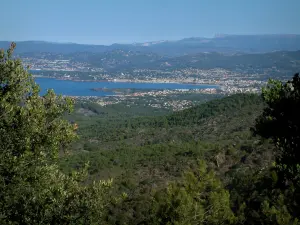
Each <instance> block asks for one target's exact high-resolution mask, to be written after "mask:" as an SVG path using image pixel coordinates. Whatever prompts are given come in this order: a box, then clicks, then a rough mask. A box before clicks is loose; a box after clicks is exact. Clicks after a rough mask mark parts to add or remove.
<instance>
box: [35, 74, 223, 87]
mask: <svg viewBox="0 0 300 225" xmlns="http://www.w3.org/2000/svg"><path fill="white" fill-rule="evenodd" d="M32 76H33V77H34V78H48V79H55V80H62V81H73V82H94V83H103V82H109V83H152V84H188V85H195V86H196V85H209V86H215V87H218V88H220V85H217V84H210V83H193V82H192V83H191V82H178V81H169V82H162V81H161V82H160V81H155V80H125V79H118V80H74V79H63V78H56V77H51V76H41V75H32Z"/></svg>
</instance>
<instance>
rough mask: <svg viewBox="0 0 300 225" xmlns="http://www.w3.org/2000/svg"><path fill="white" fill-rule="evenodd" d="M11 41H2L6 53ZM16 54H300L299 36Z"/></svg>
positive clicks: (39, 47)
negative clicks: (296, 52)
mask: <svg viewBox="0 0 300 225" xmlns="http://www.w3.org/2000/svg"><path fill="white" fill-rule="evenodd" d="M10 42H11V41H0V48H4V49H6V48H7V47H8V46H9V44H10ZM16 43H17V49H16V53H17V54H20V53H29V52H49V53H57V54H69V53H75V52H89V53H102V52H107V51H113V50H123V51H140V52H151V53H155V54H159V55H164V56H181V55H187V54H195V53H201V52H221V53H226V54H236V53H239V52H243V53H265V52H272V51H296V50H300V35H297V34H281V35H279V34H274V35H216V36H215V37H213V38H202V37H191V38H185V39H181V40H177V41H154V42H146V43H133V44H112V45H87V44H75V43H53V42H45V41H20V42H16Z"/></svg>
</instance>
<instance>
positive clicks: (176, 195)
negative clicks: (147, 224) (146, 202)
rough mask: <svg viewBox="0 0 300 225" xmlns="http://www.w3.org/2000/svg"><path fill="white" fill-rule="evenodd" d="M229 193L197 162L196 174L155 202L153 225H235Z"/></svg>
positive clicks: (159, 195)
mask: <svg viewBox="0 0 300 225" xmlns="http://www.w3.org/2000/svg"><path fill="white" fill-rule="evenodd" d="M229 199H230V196H229V192H228V191H226V190H225V189H224V188H223V187H222V182H221V181H220V180H219V179H217V178H216V177H215V174H214V173H213V171H207V166H206V163H205V162H204V161H200V166H199V170H198V171H197V172H196V173H193V172H188V173H186V174H185V176H184V181H183V182H182V183H179V182H177V183H171V184H170V185H169V186H168V188H167V189H165V190H164V191H161V192H158V193H157V194H156V196H155V198H154V205H153V210H154V214H155V216H154V219H153V222H152V223H153V224H185V225H188V224H234V223H235V221H236V218H235V216H234V214H233V212H232V211H231V209H230V200H229Z"/></svg>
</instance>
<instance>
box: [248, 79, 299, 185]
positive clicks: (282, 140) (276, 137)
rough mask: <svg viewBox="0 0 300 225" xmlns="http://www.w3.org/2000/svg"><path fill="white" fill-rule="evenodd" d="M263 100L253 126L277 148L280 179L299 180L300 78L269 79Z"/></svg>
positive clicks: (283, 180) (256, 132) (257, 132)
mask: <svg viewBox="0 0 300 225" xmlns="http://www.w3.org/2000/svg"><path fill="white" fill-rule="evenodd" d="M262 97H263V99H264V101H265V102H266V103H267V107H266V108H265V109H264V111H263V114H262V115H261V116H260V117H259V118H258V119H257V121H256V126H255V128H254V129H253V131H254V133H255V134H258V135H260V136H262V137H264V138H271V139H272V140H273V142H274V144H275V145H276V147H277V154H276V167H277V169H278V172H279V175H280V176H281V177H280V179H281V181H282V182H284V183H286V182H293V183H297V182H299V181H300V78H299V74H295V75H294V77H293V79H292V80H290V81H288V82H286V83H282V82H280V81H276V80H270V81H269V84H268V86H267V87H266V88H264V89H263V91H262Z"/></svg>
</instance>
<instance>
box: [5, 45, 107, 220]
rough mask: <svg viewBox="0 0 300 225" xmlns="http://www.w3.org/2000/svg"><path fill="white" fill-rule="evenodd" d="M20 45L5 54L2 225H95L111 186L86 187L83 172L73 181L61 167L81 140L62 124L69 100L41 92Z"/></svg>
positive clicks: (102, 212)
mask: <svg viewBox="0 0 300 225" xmlns="http://www.w3.org/2000/svg"><path fill="white" fill-rule="evenodd" d="M15 47H16V44H15V43H12V44H11V46H10V48H9V49H8V50H7V51H6V52H5V51H4V50H1V52H0V223H1V224H37V223H38V224H95V223H99V221H100V220H101V218H102V217H103V214H104V212H105V204H107V202H108V199H107V197H106V196H107V195H108V191H109V187H110V186H111V181H107V182H105V181H99V182H94V183H93V184H91V185H86V186H83V185H82V181H83V179H84V174H85V173H83V172H86V170H83V171H81V172H74V173H73V174H72V175H71V176H68V175H65V174H63V173H62V172H60V170H59V168H58V166H57V165H56V158H57V156H58V153H59V151H61V150H67V147H68V145H69V144H70V143H71V142H72V141H73V140H74V139H75V138H76V133H75V132H74V127H73V125H72V124H70V123H69V122H68V121H66V120H64V119H63V116H64V115H65V114H66V113H70V112H71V111H72V108H73V101H72V99H70V98H63V97H62V96H57V95H55V93H54V91H53V90H48V92H47V94H46V95H44V96H40V95H39V92H40V88H39V86H38V85H37V84H36V83H35V82H34V79H33V77H32V75H31V74H29V73H28V71H27V69H25V68H24V66H23V65H22V62H21V61H20V60H18V59H13V58H12V54H13V51H14V48H15Z"/></svg>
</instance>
